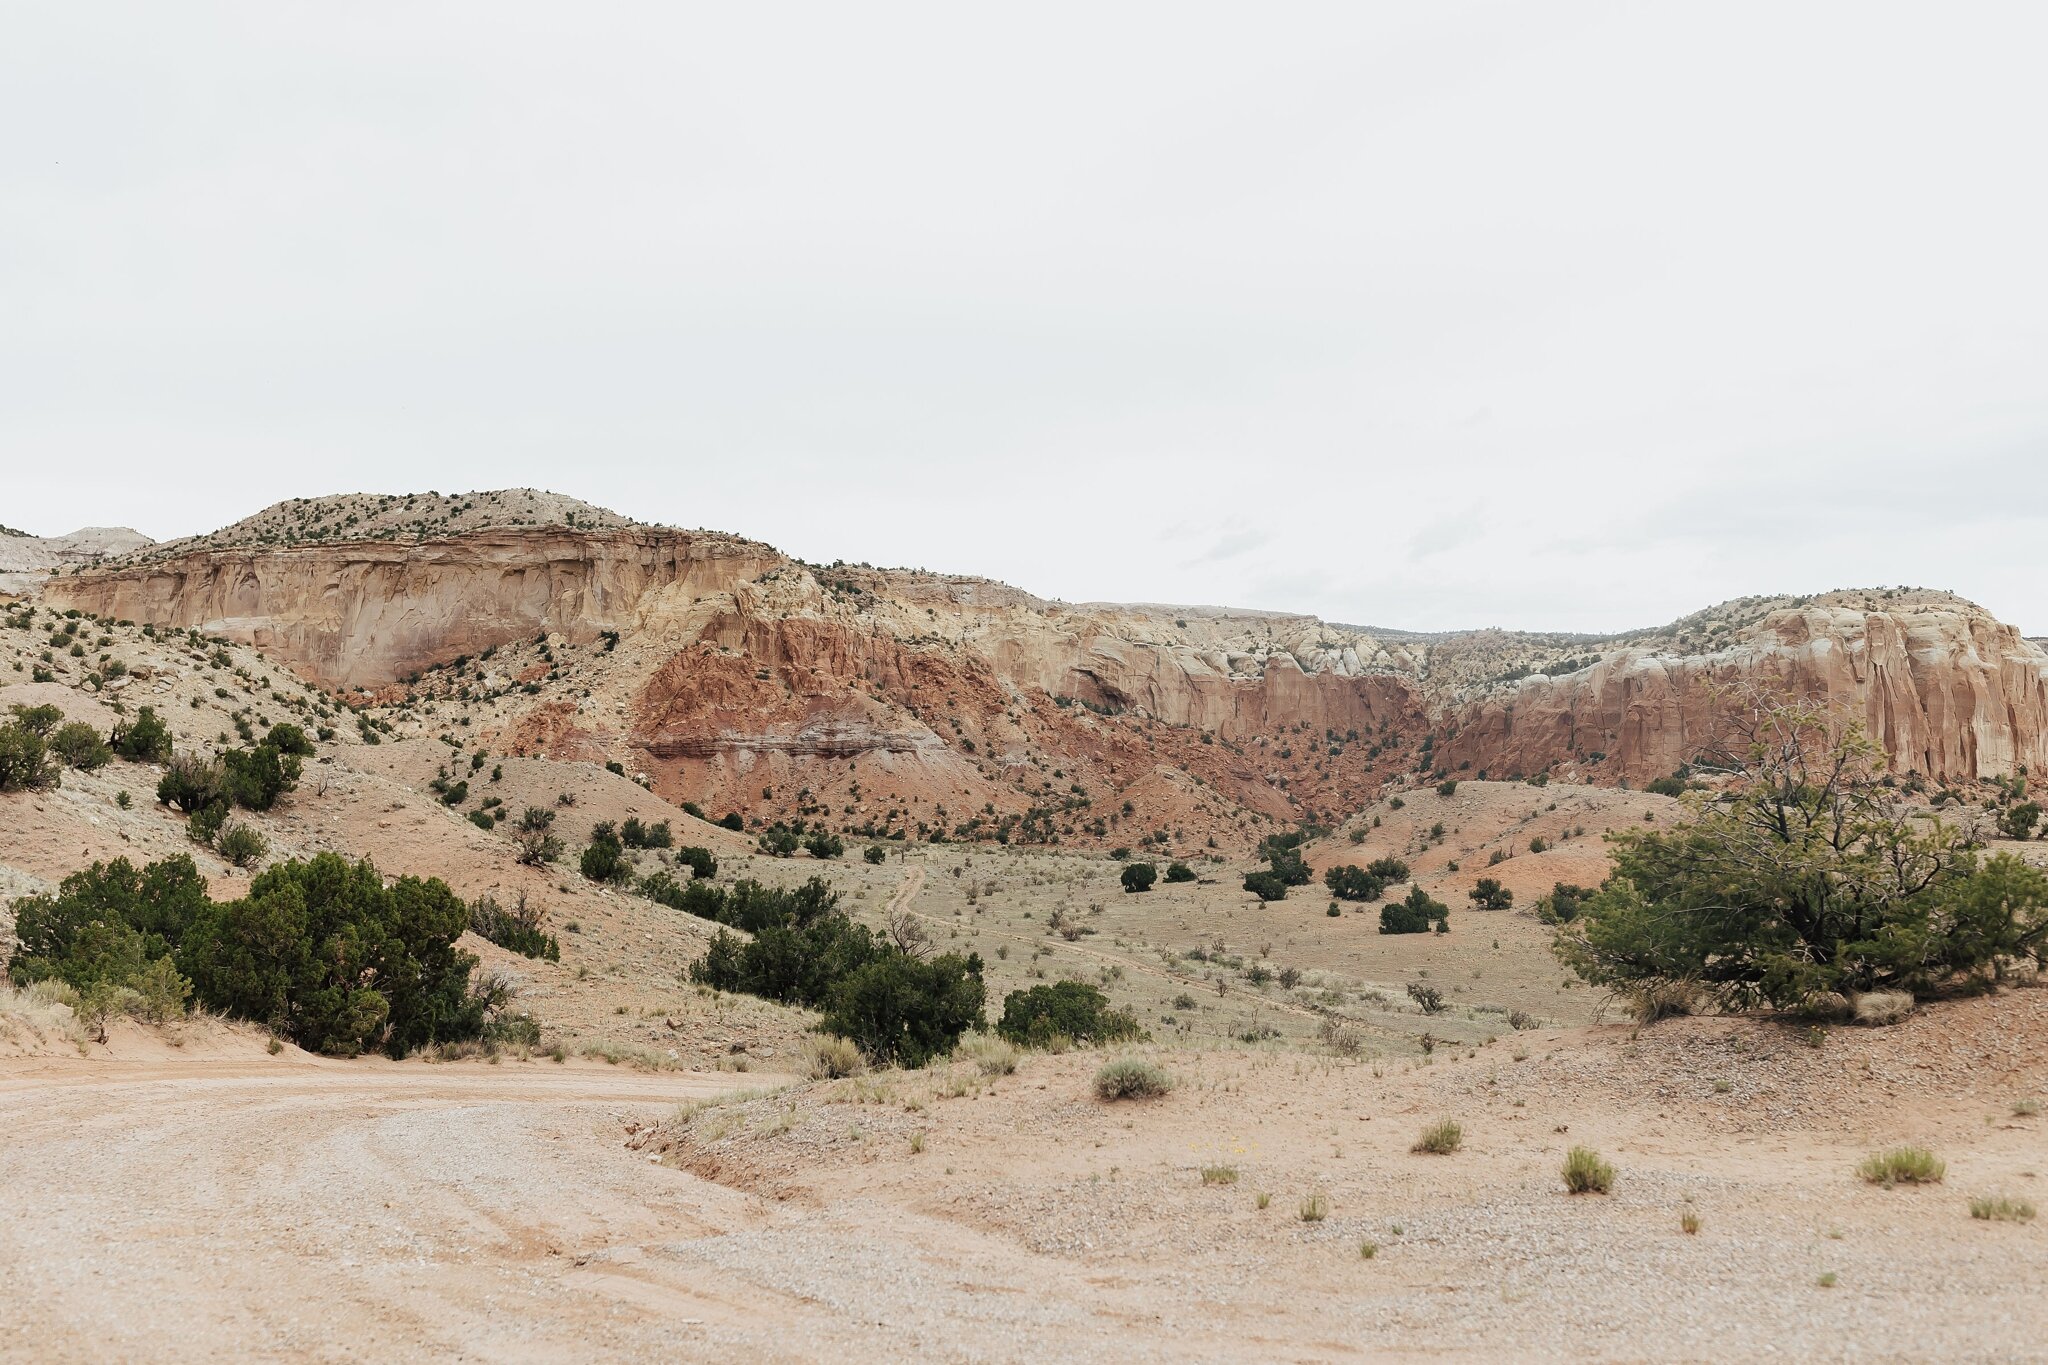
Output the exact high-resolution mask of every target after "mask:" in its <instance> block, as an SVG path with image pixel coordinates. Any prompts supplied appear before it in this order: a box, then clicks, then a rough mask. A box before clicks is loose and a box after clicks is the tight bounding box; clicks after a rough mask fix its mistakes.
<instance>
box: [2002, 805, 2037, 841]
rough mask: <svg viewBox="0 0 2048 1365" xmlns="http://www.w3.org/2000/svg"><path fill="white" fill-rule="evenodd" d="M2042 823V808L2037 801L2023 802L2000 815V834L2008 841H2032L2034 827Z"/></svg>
mask: <svg viewBox="0 0 2048 1365" xmlns="http://www.w3.org/2000/svg"><path fill="white" fill-rule="evenodd" d="M2040 823H2041V806H2040V803H2039V802H2037V801H2022V802H2020V803H2019V804H2018V805H2016V806H2007V807H2006V808H2005V809H2004V810H2002V811H2000V812H1999V813H1998V832H1999V833H2000V834H2003V835H2004V836H2005V837H2006V838H2008V839H2031V838H2033V837H2034V826H2036V825H2038V824H2040Z"/></svg>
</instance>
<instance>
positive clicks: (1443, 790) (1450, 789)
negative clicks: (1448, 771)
mask: <svg viewBox="0 0 2048 1365" xmlns="http://www.w3.org/2000/svg"><path fill="white" fill-rule="evenodd" d="M1481 776H1484V774H1481ZM1457 791H1458V779H1457V778H1455V777H1454V778H1452V779H1451V780H1450V781H1448V782H1439V783H1437V784H1436V794H1437V795H1438V796H1454V795H1456V794H1457Z"/></svg>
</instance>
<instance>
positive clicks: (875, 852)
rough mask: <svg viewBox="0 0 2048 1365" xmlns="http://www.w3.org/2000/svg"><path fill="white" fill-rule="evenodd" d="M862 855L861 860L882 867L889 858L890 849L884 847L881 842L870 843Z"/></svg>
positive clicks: (869, 864) (871, 865)
mask: <svg viewBox="0 0 2048 1365" xmlns="http://www.w3.org/2000/svg"><path fill="white" fill-rule="evenodd" d="M860 856H861V861H862V862H865V863H866V864H867V865H868V866H870V867H880V866H881V865H882V864H883V863H884V862H886V861H887V860H888V857H889V850H888V849H886V848H883V847H882V846H881V845H880V844H869V845H868V846H867V847H866V848H865V849H863V850H861V855H860Z"/></svg>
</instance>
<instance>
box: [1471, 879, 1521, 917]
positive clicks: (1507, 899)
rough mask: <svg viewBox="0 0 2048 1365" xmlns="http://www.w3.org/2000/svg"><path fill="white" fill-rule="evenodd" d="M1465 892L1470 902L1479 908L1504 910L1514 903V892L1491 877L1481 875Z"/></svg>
mask: <svg viewBox="0 0 2048 1365" xmlns="http://www.w3.org/2000/svg"><path fill="white" fill-rule="evenodd" d="M1465 894H1466V895H1468V896H1470V897H1471V898H1472V903H1473V904H1474V905H1477V906H1478V907H1479V908H1480V909H1481V910H1505V909H1507V908H1508V907H1509V906H1511V905H1513V904H1514V903H1515V893H1514V892H1512V891H1510V890H1508V889H1507V888H1506V887H1505V886H1502V885H1501V884H1500V882H1499V881H1498V880H1496V879H1495V878H1492V877H1481V878H1480V879H1479V881H1478V883H1477V884H1476V885H1475V886H1473V888H1472V889H1471V890H1470V891H1467V892H1466V893H1465Z"/></svg>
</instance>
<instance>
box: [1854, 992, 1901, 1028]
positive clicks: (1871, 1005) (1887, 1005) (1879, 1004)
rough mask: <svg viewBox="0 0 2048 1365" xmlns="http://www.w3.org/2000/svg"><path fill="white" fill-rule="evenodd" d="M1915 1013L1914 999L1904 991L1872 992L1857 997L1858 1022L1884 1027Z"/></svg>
mask: <svg viewBox="0 0 2048 1365" xmlns="http://www.w3.org/2000/svg"><path fill="white" fill-rule="evenodd" d="M1912 1012H1913V997H1912V996H1910V995H1908V994H1907V993H1906V992H1904V991H1870V992H1868V993H1866V994H1863V995H1859V996H1857V997H1856V1022H1857V1023H1859V1024H1870V1025H1873V1026H1875V1027H1884V1026H1886V1025H1890V1024H1896V1023H1898V1022H1899V1021H1900V1020H1902V1019H1904V1018H1905V1017H1906V1016H1907V1015H1909V1014H1911V1013H1912Z"/></svg>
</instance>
